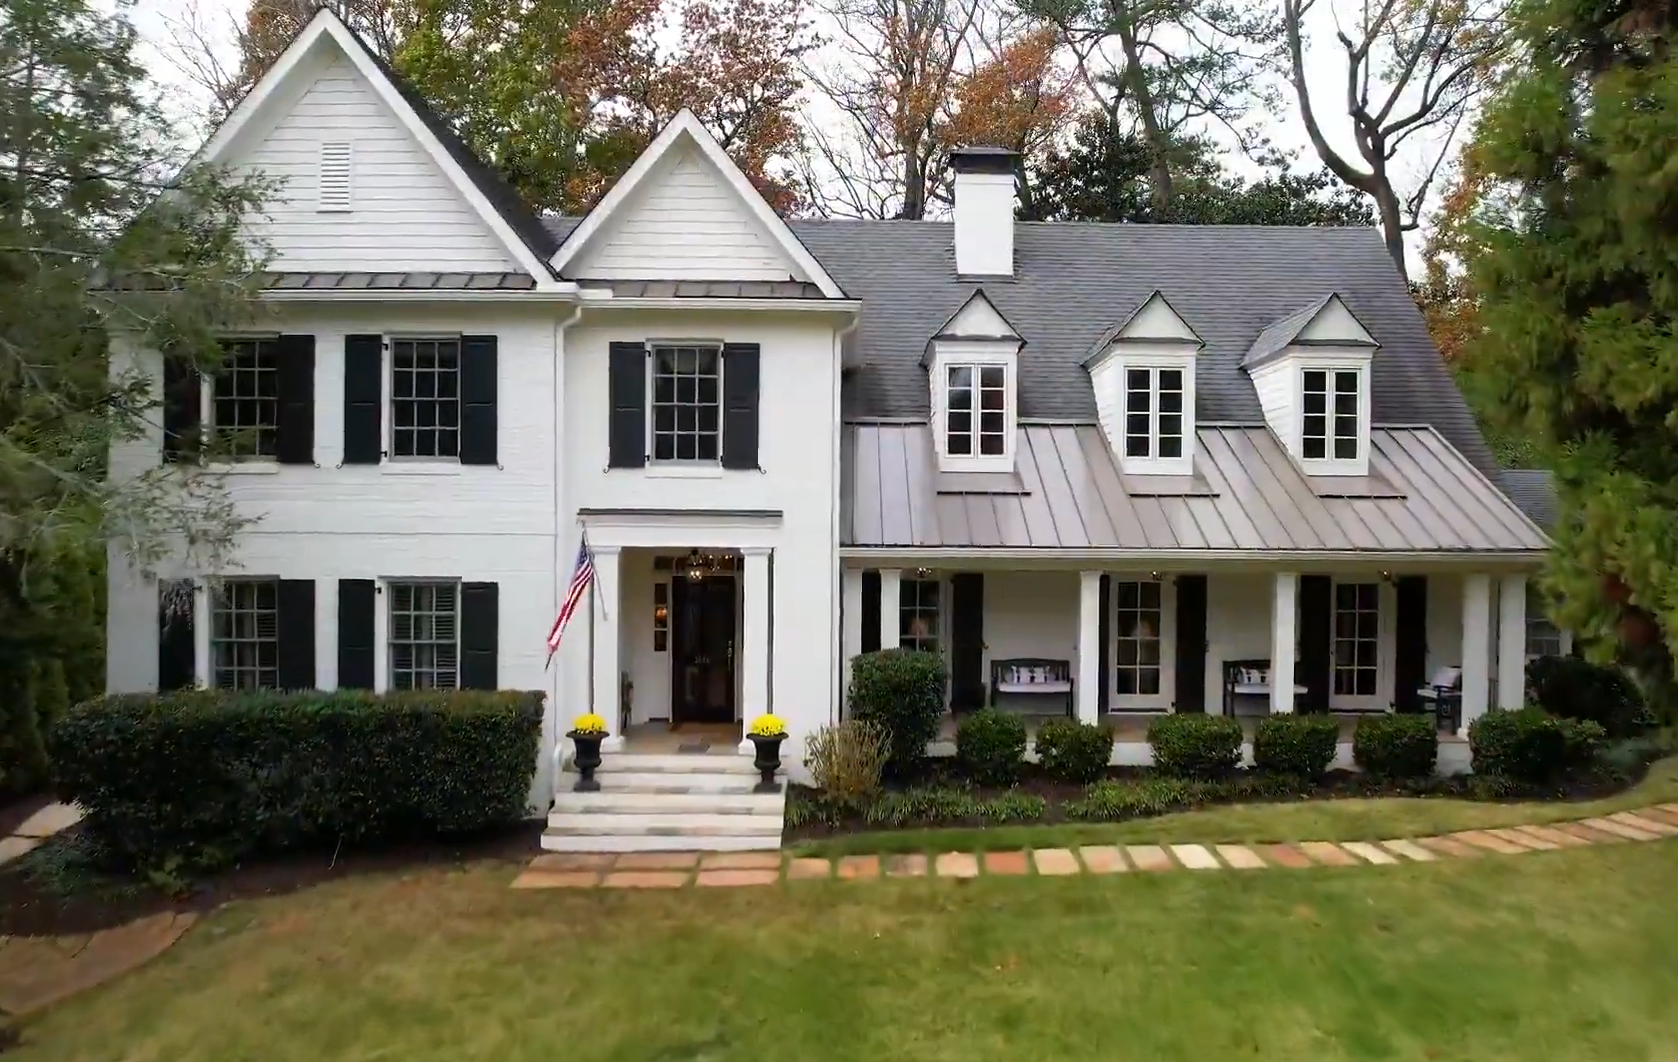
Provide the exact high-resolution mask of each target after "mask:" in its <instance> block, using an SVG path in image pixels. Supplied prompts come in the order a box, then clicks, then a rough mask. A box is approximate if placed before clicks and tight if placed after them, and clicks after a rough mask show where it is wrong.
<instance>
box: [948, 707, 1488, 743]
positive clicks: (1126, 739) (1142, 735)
mask: <svg viewBox="0 0 1678 1062" xmlns="http://www.w3.org/2000/svg"><path fill="white" fill-rule="evenodd" d="M1019 714H1020V715H1021V716H1022V717H1023V718H1024V719H1025V732H1026V739H1027V740H1028V741H1035V740H1036V739H1037V730H1038V728H1039V727H1041V726H1042V725H1043V724H1044V723H1049V722H1053V721H1054V720H1056V719H1065V718H1066V715H1065V714H1064V713H1052V712H1050V713H1044V714H1041V715H1038V714H1034V713H1033V714H1028V713H1025V712H1021V713H1019ZM1164 714H1165V713H1163V712H1109V713H1108V714H1107V716H1106V719H1105V721H1106V723H1107V724H1108V725H1109V726H1111V727H1112V728H1113V735H1114V740H1115V741H1118V742H1120V743H1141V742H1146V741H1147V740H1148V724H1149V723H1151V722H1153V721H1154V720H1155V719H1158V718H1159V717H1160V716H1161V715H1164ZM1331 714H1332V715H1333V716H1334V719H1335V721H1336V722H1338V723H1339V724H1340V743H1341V744H1350V743H1351V741H1352V732H1353V731H1354V730H1356V729H1357V726H1358V720H1359V719H1361V718H1362V717H1363V716H1364V715H1366V714H1375V713H1364V712H1333V713H1331ZM1236 718H1237V719H1238V720H1240V722H1241V731H1242V733H1243V734H1244V735H1245V737H1246V740H1248V741H1252V740H1253V734H1254V733H1255V732H1256V731H1257V730H1258V725H1259V721H1260V720H1261V719H1264V718H1266V717H1265V716H1262V715H1238V716H1236ZM958 722H959V721H958V720H957V718H956V717H955V716H951V715H946V716H944V721H943V722H942V723H941V724H940V725H939V732H938V737H939V740H942V741H954V740H955V736H956V727H957V725H958ZM1439 740H1440V741H1441V742H1443V743H1446V744H1452V743H1457V742H1466V741H1467V740H1468V737H1467V735H1466V734H1461V733H1459V734H1440V735H1439Z"/></svg>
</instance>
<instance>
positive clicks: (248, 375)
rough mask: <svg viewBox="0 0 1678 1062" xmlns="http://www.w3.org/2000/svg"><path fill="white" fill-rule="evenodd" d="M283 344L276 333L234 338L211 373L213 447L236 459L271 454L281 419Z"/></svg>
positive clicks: (268, 455) (210, 404)
mask: <svg viewBox="0 0 1678 1062" xmlns="http://www.w3.org/2000/svg"><path fill="white" fill-rule="evenodd" d="M279 355H280V344H279V340H278V339H275V338H266V339H230V340H225V341H224V342H223V343H222V355H221V363H220V365H218V366H217V368H216V372H215V375H213V376H211V377H210V381H209V382H210V387H209V392H210V401H209V414H210V430H211V432H212V435H213V438H214V440H215V449H216V450H217V451H219V452H220V453H223V454H225V455H226V456H228V457H231V458H233V459H235V460H244V459H250V458H264V457H273V456H274V455H275V453H276V446H275V444H276V439H277V436H278V428H279V423H280V371H279V368H280V358H279Z"/></svg>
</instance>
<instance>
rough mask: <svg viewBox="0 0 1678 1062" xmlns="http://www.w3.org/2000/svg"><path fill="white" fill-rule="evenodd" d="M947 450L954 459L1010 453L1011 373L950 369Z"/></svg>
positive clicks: (992, 369)
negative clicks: (1009, 376)
mask: <svg viewBox="0 0 1678 1062" xmlns="http://www.w3.org/2000/svg"><path fill="white" fill-rule="evenodd" d="M945 380H946V384H947V386H946V390H945V406H944V410H945V412H944V446H945V450H946V451H947V452H948V453H949V455H950V456H951V457H972V456H974V455H975V454H977V455H979V456H981V457H1000V456H1002V455H1003V454H1005V453H1007V452H1008V370H1007V368H1006V367H1004V366H1001V365H951V366H950V367H949V372H948V374H947V376H946V377H945Z"/></svg>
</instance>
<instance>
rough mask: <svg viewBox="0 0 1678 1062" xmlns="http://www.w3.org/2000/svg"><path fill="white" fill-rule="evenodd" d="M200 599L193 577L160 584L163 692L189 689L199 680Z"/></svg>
mask: <svg viewBox="0 0 1678 1062" xmlns="http://www.w3.org/2000/svg"><path fill="white" fill-rule="evenodd" d="M197 600H198V599H197V597H196V595H195V594H194V593H193V589H192V581H191V580H190V579H188V580H182V581H179V582H174V583H168V582H160V583H158V584H157V688H158V690H159V691H160V692H162V691H167V690H181V689H187V688H189V687H191V686H192V685H193V683H195V682H197V681H198V667H197V661H196V656H197V649H196V645H197V639H195V638H194V637H193V635H192V619H193V616H192V611H193V606H194V604H195V603H196V602H197ZM172 606H179V608H178V609H177V608H175V607H172Z"/></svg>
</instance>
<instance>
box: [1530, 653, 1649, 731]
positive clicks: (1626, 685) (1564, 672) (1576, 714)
mask: <svg viewBox="0 0 1678 1062" xmlns="http://www.w3.org/2000/svg"><path fill="white" fill-rule="evenodd" d="M1526 684H1527V698H1528V699H1529V700H1530V701H1531V702H1532V703H1533V704H1535V705H1537V706H1538V707H1540V708H1542V709H1544V711H1546V712H1548V713H1549V714H1551V715H1554V716H1560V717H1562V718H1564V719H1589V720H1592V721H1593V722H1597V723H1600V724H1602V728H1603V730H1604V731H1606V732H1607V735H1608V736H1609V737H1611V738H1625V737H1634V736H1636V735H1638V734H1641V733H1643V732H1644V731H1645V730H1647V729H1648V728H1649V726H1650V725H1651V724H1652V723H1653V722H1654V720H1653V718H1652V716H1651V715H1650V714H1649V711H1648V708H1647V707H1646V705H1645V703H1644V698H1643V691H1642V690H1641V689H1639V688H1638V686H1637V683H1635V682H1633V681H1632V679H1631V676H1630V675H1628V674H1626V672H1625V670H1624V669H1623V668H1620V667H1617V666H1615V665H1612V664H1593V663H1591V662H1590V661H1589V660H1580V659H1577V658H1575V657H1571V656H1541V657H1539V658H1538V659H1536V660H1533V661H1532V662H1531V663H1529V664H1527V674H1526Z"/></svg>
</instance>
